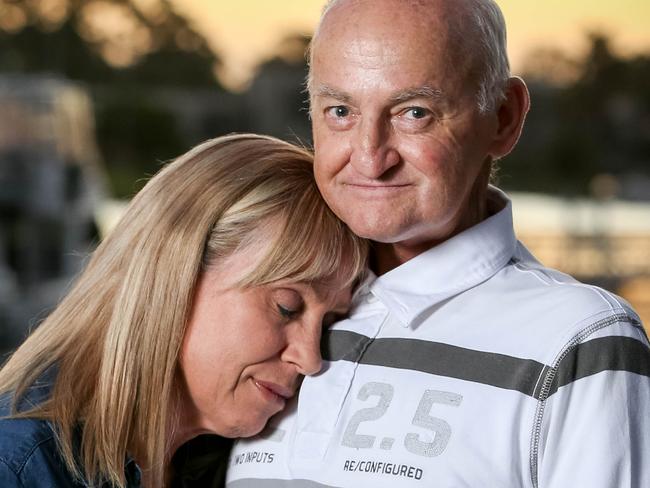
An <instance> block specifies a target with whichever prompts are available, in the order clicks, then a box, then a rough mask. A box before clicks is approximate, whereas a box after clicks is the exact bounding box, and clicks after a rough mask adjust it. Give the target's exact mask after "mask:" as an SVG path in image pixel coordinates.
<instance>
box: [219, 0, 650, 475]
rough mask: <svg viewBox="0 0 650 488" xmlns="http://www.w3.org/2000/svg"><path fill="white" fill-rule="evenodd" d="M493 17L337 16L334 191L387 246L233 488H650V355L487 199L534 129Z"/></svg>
mask: <svg viewBox="0 0 650 488" xmlns="http://www.w3.org/2000/svg"><path fill="white" fill-rule="evenodd" d="M505 52H506V51H505V27H504V25H503V18H502V15H501V13H500V11H499V9H498V7H497V5H496V4H494V3H493V2H492V1H491V0H338V1H334V2H330V4H329V5H328V7H327V8H326V10H325V13H324V15H323V18H322V19H321V23H320V25H319V27H318V30H317V32H316V35H315V37H314V40H313V44H312V50H311V73H310V79H309V92H310V96H311V104H312V121H313V131H314V144H315V152H316V161H315V171H316V177H317V181H318V183H319V187H320V188H321V191H322V193H323V195H324V196H325V198H326V200H327V201H328V203H329V204H330V206H331V207H332V208H333V209H334V211H335V212H336V213H337V214H338V215H339V216H340V217H341V218H342V219H343V220H344V221H345V222H346V223H347V224H348V225H349V226H350V227H351V228H352V229H353V230H354V231H355V232H356V233H358V234H359V235H362V236H364V237H367V238H370V239H372V240H374V241H375V242H376V244H375V246H374V250H375V254H374V259H373V261H372V263H371V268H372V270H373V271H374V273H371V275H370V276H369V277H368V279H367V280H366V281H365V282H364V283H362V284H361V286H360V287H359V288H358V290H357V292H356V296H355V301H354V308H353V310H352V312H351V315H350V317H349V319H347V320H344V321H341V322H339V323H338V324H336V325H335V326H334V327H333V328H332V330H331V331H330V332H329V333H328V334H327V336H326V341H325V344H324V346H323V356H324V359H325V360H326V361H325V362H324V368H323V371H322V373H321V374H319V375H318V376H316V377H310V378H306V379H305V381H304V383H303V386H302V389H301V391H300V395H299V398H298V401H297V402H296V404H294V405H293V406H291V407H289V408H288V409H287V411H286V412H284V413H283V414H282V415H281V416H280V417H279V418H276V419H274V420H272V422H271V425H270V427H269V429H267V431H266V432H265V434H264V435H263V436H261V437H259V438H257V439H253V440H251V441H241V442H239V443H238V444H237V445H236V446H235V449H234V451H233V453H232V455H231V460H230V464H229V475H228V478H229V484H228V486H229V487H230V488H253V487H254V488H271V487H273V488H278V487H309V488H316V487H319V488H322V487H359V486H368V487H373V488H375V487H379V488H381V487H397V486H400V487H401V486H404V487H418V486H423V487H424V486H427V487H472V488H479V487H481V488H482V487H490V488H492V487H494V488H497V487H498V488H504V487H539V488H568V487H590V488H601V487H602V488H614V487H616V488H620V487H629V488H632V487H635V488H641V487H647V486H650V352H649V345H648V340H647V338H646V336H645V334H644V332H643V329H642V327H641V324H640V321H639V319H638V317H637V315H636V314H635V313H634V312H633V311H632V310H631V309H630V308H629V306H628V305H627V304H625V303H624V302H623V301H622V300H621V299H619V298H618V297H616V296H614V295H612V294H609V293H607V292H605V291H603V290H600V289H598V288H595V287H591V286H587V285H583V284H580V283H578V282H576V281H575V280H573V279H571V278H570V277H568V276H566V275H563V274H561V273H559V272H557V271H553V270H550V269H547V268H545V267H543V266H542V265H541V264H539V263H538V262H537V261H535V259H534V258H533V257H532V256H531V255H530V254H529V253H528V252H527V251H526V249H525V248H524V247H523V246H522V245H521V244H519V243H518V242H517V241H516V238H515V236H514V234H513V230H512V217H511V205H510V203H509V201H508V199H507V197H505V195H503V194H502V193H501V192H500V191H499V190H497V189H495V188H493V187H489V186H488V180H489V176H490V172H491V167H492V163H493V161H495V160H497V159H499V158H501V157H503V156H505V155H506V154H507V153H508V152H509V151H510V150H511V149H512V148H513V147H514V145H515V143H516V141H517V139H518V137H519V134H520V131H521V128H522V126H523V121H524V117H525V114H526V112H527V110H528V105H529V100H528V92H527V90H526V87H525V85H524V83H523V81H522V80H520V79H518V78H513V77H510V75H509V69H508V62H507V58H506V54H505Z"/></svg>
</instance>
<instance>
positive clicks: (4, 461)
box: [0, 457, 24, 486]
mask: <svg viewBox="0 0 650 488" xmlns="http://www.w3.org/2000/svg"><path fill="white" fill-rule="evenodd" d="M0 463H2V464H4V465H5V466H6V467H7V469H8V470H9V471H11V472H12V473H13V474H14V476H15V477H16V481H17V482H18V484H19V485H20V486H24V485H23V482H22V481H20V475H19V474H18V473H16V472H15V471H14V469H13V468H12V467H11V466H9V463H8V462H7V461H6V460H5V459H3V458H1V457H0Z"/></svg>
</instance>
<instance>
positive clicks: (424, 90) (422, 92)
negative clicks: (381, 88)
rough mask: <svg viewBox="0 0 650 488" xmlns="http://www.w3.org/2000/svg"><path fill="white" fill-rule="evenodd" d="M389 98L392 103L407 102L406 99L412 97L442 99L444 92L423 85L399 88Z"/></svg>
mask: <svg viewBox="0 0 650 488" xmlns="http://www.w3.org/2000/svg"><path fill="white" fill-rule="evenodd" d="M390 98H391V101H392V102H393V103H402V102H407V101H408V100H413V99H414V98H430V99H432V100H442V99H443V98H444V94H443V92H442V90H440V89H438V88H433V87H430V86H427V85H424V86H418V87H415V88H407V89H405V90H400V91H398V92H397V93H395V94H394V95H392V96H391V97H390Z"/></svg>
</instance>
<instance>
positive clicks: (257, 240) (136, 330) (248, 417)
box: [0, 135, 367, 488]
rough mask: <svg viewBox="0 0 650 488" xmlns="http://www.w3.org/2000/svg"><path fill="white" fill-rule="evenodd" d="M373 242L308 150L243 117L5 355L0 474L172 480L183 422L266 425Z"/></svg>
mask: <svg viewBox="0 0 650 488" xmlns="http://www.w3.org/2000/svg"><path fill="white" fill-rule="evenodd" d="M366 252H367V250H366V243H365V242H363V241H362V240H360V239H359V238H357V237H356V236H355V235H353V234H352V233H351V232H350V231H349V230H348V229H347V227H346V226H345V225H344V224H342V223H341V222H340V221H339V220H338V219H337V218H336V217H335V216H334V214H333V213H332V212H331V211H330V210H329V209H328V208H327V206H326V205H325V203H324V202H323V200H322V199H321V197H320V194H319V193H318V190H317V188H316V185H315V183H314V180H313V174H312V159H311V155H310V153H308V152H307V151H304V150H302V149H299V148H296V147H294V146H292V145H290V144H288V143H285V142H281V141H279V140H276V139H273V138H269V137H264V136H256V135H235V136H228V137H222V138H217V139H214V140H211V141H208V142H206V143H204V144H202V145H200V146H198V147H196V148H194V149H193V150H191V151H190V152H188V153H187V154H185V155H183V156H181V157H180V158H178V159H177V160H176V161H174V162H173V163H171V164H169V165H168V166H167V167H165V168H164V169H163V170H161V171H160V172H159V173H158V174H157V175H156V176H155V177H154V178H152V179H151V180H150V181H149V182H148V184H147V185H146V186H145V187H144V189H143V190H142V191H141V192H140V193H139V194H138V195H137V196H136V197H135V198H134V199H133V201H132V203H131V204H130V206H129V207H128V209H127V211H126V213H125V215H124V217H123V218H122V220H121V221H120V222H119V224H118V225H117V227H116V228H115V230H114V231H113V232H112V233H111V234H110V235H109V236H108V237H107V238H106V240H105V241H104V242H103V243H102V244H101V245H100V246H99V247H98V248H97V250H96V251H95V253H94V255H93V256H92V259H91V260H90V262H89V263H88V266H87V268H86V270H85V271H84V272H83V274H82V275H81V276H80V277H79V279H78V282H77V283H76V285H75V286H74V288H73V289H72V290H71V291H70V292H69V294H68V295H67V296H66V298H65V299H64V300H63V301H62V302H61V304H60V305H59V306H58V307H57V308H56V309H55V310H54V312H53V313H52V314H51V315H50V316H49V317H48V318H47V319H46V320H45V321H44V322H43V324H42V325H41V326H40V327H39V328H38V329H36V331H35V332H34V333H33V334H32V335H31V336H30V337H29V338H28V339H27V340H26V342H25V343H24V344H23V345H22V346H21V347H20V348H19V349H18V350H17V351H16V352H15V354H14V355H13V356H12V357H11V358H10V359H9V361H8V362H7V364H6V365H5V366H4V367H3V369H2V370H0V394H2V396H1V398H2V401H1V402H0V416H2V417H3V419H2V420H0V486H2V487H3V488H7V487H14V486H16V487H18V486H20V487H36V486H38V487H78V486H93V487H94V486H112V487H120V488H124V487H137V486H146V487H156V488H157V487H165V486H172V485H173V484H174V482H173V481H172V480H173V479H174V476H175V474H174V472H173V469H172V467H171V459H172V457H173V455H174V453H175V452H176V451H177V449H178V448H179V446H181V445H182V444H184V443H185V442H186V441H188V440H189V439H192V438H194V437H196V436H198V435H200V434H204V433H211V434H217V435H219V436H222V437H225V438H232V437H240V436H251V435H254V434H256V433H258V432H260V430H261V429H262V428H263V426H264V425H265V424H266V421H267V420H268V418H269V417H270V416H271V415H273V414H275V413H277V412H278V411H280V410H281V409H282V408H283V407H284V405H285V402H286V401H287V399H288V398H289V397H291V396H292V395H294V394H295V392H296V389H297V386H298V382H299V378H300V376H301V375H310V374H314V373H316V372H317V371H318V370H319V369H320V361H321V358H320V352H319V338H320V334H321V329H322V327H323V324H325V325H327V323H328V322H329V321H330V320H332V319H333V318H334V317H335V316H336V315H337V314H344V313H346V311H347V308H348V306H349V300H350V293H351V292H350V288H351V285H352V284H353V282H354V281H355V280H357V279H358V277H359V275H360V273H361V272H362V269H363V268H364V263H365V259H366Z"/></svg>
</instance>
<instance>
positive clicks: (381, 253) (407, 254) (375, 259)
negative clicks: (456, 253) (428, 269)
mask: <svg viewBox="0 0 650 488" xmlns="http://www.w3.org/2000/svg"><path fill="white" fill-rule="evenodd" d="M475 201H477V202H480V203H479V204H478V205H475V206H473V207H472V209H471V211H469V212H467V213H466V214H465V216H464V218H462V219H461V220H459V222H458V224H457V225H456V227H454V229H453V230H452V231H450V232H446V233H444V234H443V235H444V237H434V238H425V239H411V240H407V241H401V242H394V243H383V242H374V243H373V246H372V252H371V256H370V268H371V269H372V270H373V271H374V272H375V274H376V275H377V276H381V275H382V274H384V273H388V272H389V271H391V270H393V269H395V268H397V267H398V266H400V265H402V264H404V263H406V262H407V261H410V260H411V259H413V258H414V257H416V256H419V255H420V254H422V253H424V252H426V251H428V250H429V249H431V248H433V247H435V246H437V245H438V244H441V243H443V242H445V241H447V240H449V239H451V238H452V237H454V236H455V235H458V234H460V233H461V232H463V231H465V230H467V229H469V228H470V227H473V226H475V225H476V224H478V223H479V222H482V221H483V220H485V219H486V218H487V217H489V216H490V215H492V214H494V213H496V212H497V211H498V210H500V208H499V209H497V208H490V207H491V205H490V203H489V201H488V198H487V195H484V197H483V198H481V199H478V200H475Z"/></svg>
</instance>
